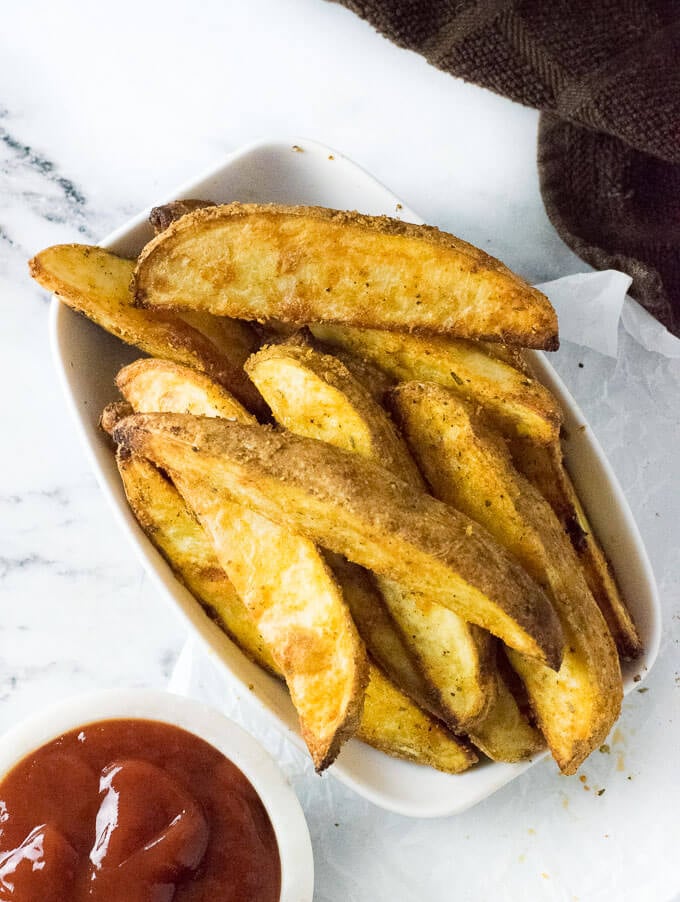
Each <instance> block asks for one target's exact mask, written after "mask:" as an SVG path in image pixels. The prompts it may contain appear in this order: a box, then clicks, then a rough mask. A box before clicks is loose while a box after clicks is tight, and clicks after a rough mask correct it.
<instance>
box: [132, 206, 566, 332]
mask: <svg viewBox="0 0 680 902" xmlns="http://www.w3.org/2000/svg"><path fill="white" fill-rule="evenodd" d="M135 298H136V301H137V303H138V304H139V306H142V307H153V308H156V309H165V310H169V309H170V310H172V309H182V308H186V307H190V308H192V309H197V310H205V311H208V312H210V313H216V314H219V315H222V316H234V317H238V318H241V319H247V320H257V321H263V320H266V319H269V318H274V319H278V320H282V321H283V322H292V323H300V324H304V323H309V322H341V323H353V324H355V325H358V326H373V327H376V328H380V329H396V330H401V331H404V330H405V331H411V330H425V331H428V332H434V333H445V334H448V335H458V336H463V337H466V338H481V339H486V340H489V341H498V342H505V343H507V344H519V345H523V346H525V347H535V348H544V349H548V350H552V349H555V348H556V347H557V346H558V339H557V316H556V314H555V311H554V310H553V308H552V306H551V305H550V302H549V301H548V299H547V298H546V297H545V295H543V294H541V293H540V292H539V291H537V290H536V289H535V288H531V286H529V285H528V284H527V283H526V282H524V281H523V280H522V279H520V278H519V276H516V275H515V274H514V273H512V272H510V270H509V269H507V268H506V267H505V266H503V264H502V263H499V261H498V260H495V259H494V258H493V257H489V256H488V254H485V253H484V252H483V251H480V250H479V249H478V248H475V247H473V246H472V245H470V244H467V243H466V242H464V241H461V240H460V239H459V238H455V237H454V236H453V235H449V234H447V233H446V232H440V231H439V230H438V229H435V228H431V227H428V226H417V225H413V224H411V223H405V222H401V221H400V220H396V219H389V218H388V217H385V216H380V217H376V216H362V215H360V214H358V213H347V212H342V211H338V210H328V209H326V208H323V207H285V206H278V205H275V204H239V203H233V204H228V205H224V206H217V207H207V208H204V209H200V210H196V211H195V212H194V213H189V214H188V215H186V216H183V217H182V218H181V219H179V220H177V221H176V222H174V223H172V225H170V226H169V228H167V229H166V230H165V231H164V232H162V233H161V234H160V235H158V236H156V238H154V239H153V241H151V242H150V243H149V244H148V245H147V246H146V248H145V249H144V250H143V252H142V254H141V256H140V258H139V263H138V266H137V270H136V273H135Z"/></svg>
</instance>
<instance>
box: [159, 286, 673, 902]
mask: <svg viewBox="0 0 680 902" xmlns="http://www.w3.org/2000/svg"><path fill="white" fill-rule="evenodd" d="M629 284H630V280H629V278H628V277H627V276H625V275H623V274H622V273H618V272H614V271H609V272H598V273H583V274H578V275H575V276H568V277H566V278H563V279H558V280H556V281H554V282H549V283H546V284H544V285H541V286H539V287H540V288H541V289H542V290H543V291H544V292H545V293H546V294H547V295H548V297H550V299H551V301H552V302H553V304H554V305H555V307H556V309H557V311H558V315H559V319H560V334H561V338H562V347H561V349H560V351H559V352H558V353H557V354H555V355H552V356H551V362H553V363H554V365H555V366H556V368H557V369H558V371H559V372H560V374H561V375H562V377H563V378H564V379H565V381H566V382H567V385H568V386H569V387H570V389H571V391H572V393H573V394H574V396H575V397H576V399H577V401H578V402H579V404H580V405H581V406H582V407H583V409H584V412H585V414H586V416H587V417H588V420H589V422H590V423H591V425H592V427H593V429H594V431H595V433H596V434H597V435H598V437H599V438H600V440H601V442H602V443H603V445H604V448H605V450H606V452H607V454H608V456H609V458H610V461H611V463H612V465H613V466H614V469H615V471H616V472H617V476H618V477H619V479H620V480H621V482H622V485H623V488H624V491H625V492H626V495H627V497H628V500H629V502H630V504H631V507H632V509H633V513H634V515H635V517H636V519H637V521H638V524H639V526H640V528H641V531H642V534H643V538H644V540H645V542H646V544H647V547H648V551H649V553H650V557H651V559H652V565H653V566H654V569H655V573H656V575H657V579H658V582H659V588H660V591H661V596H662V603H663V604H664V611H665V623H666V631H665V638H664V641H663V645H662V649H661V654H660V656H659V659H658V661H657V664H656V666H655V669H654V672H653V673H652V674H651V675H650V676H649V678H648V679H647V680H646V681H645V683H644V686H642V687H641V689H640V690H639V691H638V692H633V693H632V695H630V696H629V697H628V698H627V699H626V701H625V702H624V706H623V713H622V716H621V719H620V721H619V723H618V724H617V726H616V728H615V729H614V731H613V732H612V735H611V736H610V737H609V738H608V741H607V746H606V747H605V748H603V750H602V751H601V752H596V753H594V754H593V755H592V756H591V758H590V759H589V760H588V761H587V762H586V764H585V765H584V766H583V768H582V770H581V772H580V776H577V777H563V776H561V775H560V774H559V773H558V771H557V768H556V767H555V766H554V764H553V763H552V762H549V761H545V762H541V763H539V764H538V765H536V766H535V767H534V768H532V769H531V770H530V771H528V772H527V773H526V774H524V775H523V776H521V777H520V778H518V779H517V780H515V781H514V782H513V783H511V784H509V785H508V786H506V787H504V788H503V789H502V790H500V791H499V792H498V793H496V794H495V795H494V796H492V797H491V798H489V799H487V800H486V801H484V802H482V803H481V804H480V805H478V806H477V807H476V808H474V809H472V810H470V811H468V812H465V813H463V814H461V815H458V816H455V817H450V818H442V819H438V820H432V821H430V820H417V819H409V818H404V817H400V816H398V815H394V814H390V813H388V812H385V811H381V810H380V809H378V808H377V807H375V806H373V805H372V804H370V803H369V802H366V801H365V800H363V799H362V798H360V797H359V796H357V795H356V794H355V793H353V792H352V791H351V790H349V789H346V788H345V787H344V786H342V785H341V784H340V783H338V782H337V781H336V780H334V779H333V777H332V774H326V775H324V776H322V777H319V776H317V775H316V774H315V773H314V771H313V768H312V767H311V765H310V763H309V761H308V759H307V757H306V756H305V755H304V754H303V753H302V752H300V751H299V750H298V749H297V748H295V747H294V746H293V745H292V744H291V743H290V741H289V740H288V739H287V738H286V737H285V736H283V735H281V734H280V733H279V732H278V730H277V729H275V728H274V727H272V726H271V724H270V723H269V721H268V720H267V719H266V718H265V717H264V716H263V715H262V714H261V712H259V711H258V710H257V709H256V707H255V706H254V704H253V702H252V700H251V699H249V698H248V693H247V692H246V691H244V690H242V689H241V688H240V687H238V686H236V685H234V683H233V682H232V681H231V680H230V679H229V678H227V677H225V676H224V674H223V673H222V672H221V671H218V670H217V668H216V667H215V666H214V665H213V663H212V662H211V661H210V660H209V659H208V657H207V656H206V655H205V654H204V653H203V652H202V651H200V650H199V649H198V647H197V646H196V645H195V644H194V642H193V640H192V639H189V640H188V641H187V644H186V646H185V647H184V649H183V651H182V654H181V655H180V657H179V659H178V661H177V665H176V667H175V671H174V673H173V676H172V679H171V683H170V687H169V688H170V689H171V690H172V691H175V692H179V693H181V694H187V695H190V696H194V697H196V698H199V699H201V700H203V701H205V702H207V703H209V704H211V705H213V706H214V707H216V708H218V709H220V710H222V711H223V712H224V713H225V714H227V715H228V716H229V717H232V718H233V719H234V720H236V721H237V722H238V723H240V724H241V725H242V726H243V727H245V728H246V729H247V730H248V731H249V732H250V733H251V734H252V735H253V736H255V737H256V738H257V739H258V740H259V741H260V742H261V743H262V744H263V745H264V746H265V747H266V748H267V749H268V751H269V752H270V753H271V754H272V755H273V757H274V758H275V759H276V760H277V761H278V762H279V763H280V765H281V767H282V768H283V770H284V772H285V773H286V775H287V777H288V778H289V780H290V781H291V783H292V785H293V786H294V788H295V791H296V792H297V795H298V797H299V799H300V802H301V803H302V805H303V808H304V810H305V814H306V816H307V820H308V823H309V828H310V832H311V836H312V842H313V845H314V854H315V866H316V891H315V899H316V900H318V902H339V900H342V902H367V900H371V902H380V900H390V902H392V900H394V902H423V900H427V902H444V900H446V902H453V900H455V902H468V900H469V902H478V900H479V902H482V900H490V899H493V900H494V902H504V900H507V902H516V900H517V902H520V900H521V902H523V900H529V902H531V900H555V902H557V900H559V902H585V900H588V902H647V900H649V902H668V900H674V899H676V898H680V896H679V895H678V894H679V891H680V856H678V848H679V843H680V764H679V762H680V718H678V714H679V713H680V708H679V702H680V654H679V652H680V604H679V599H680V586H679V585H678V581H679V577H678V569H679V568H678V559H679V555H680V552H678V551H677V545H676V544H675V543H674V542H672V541H671V542H669V541H668V532H669V530H671V531H674V532H675V534H678V532H679V530H678V520H679V519H680V516H679V515H680V486H679V483H680V466H679V465H678V455H679V453H680V417H679V416H678V399H679V398H680V341H678V339H676V338H674V337H673V336H672V335H670V333H668V332H667V331H666V330H665V329H664V328H663V327H662V326H660V325H659V324H658V323H657V322H656V321H655V320H653V319H652V318H651V317H650V316H649V314H647V313H646V312H645V311H644V310H643V309H642V308H641V307H640V306H639V305H638V304H637V303H636V302H635V301H633V300H631V299H630V298H627V297H626V291H627V289H628V287H629Z"/></svg>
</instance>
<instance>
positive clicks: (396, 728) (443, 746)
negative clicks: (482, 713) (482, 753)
mask: <svg viewBox="0 0 680 902" xmlns="http://www.w3.org/2000/svg"><path fill="white" fill-rule="evenodd" d="M357 739H361V740H362V741H363V742H367V743H368V744H369V745H372V746H373V747H374V748H376V749H380V750H381V751H383V752H386V753H387V754H388V755H392V756H393V757H396V758H405V759H406V760H407V761H414V762H415V763H416V764H426V765H429V766H430V767H434V768H436V769H437V770H440V771H443V772H444V773H449V774H459V773H462V772H463V771H465V770H467V769H468V768H469V767H471V766H472V765H473V764H474V763H475V762H476V761H477V756H476V755H475V753H474V752H473V750H472V749H470V748H468V747H467V746H466V745H464V744H463V743H462V742H461V741H460V740H459V739H456V737H455V736H453V735H452V734H451V733H449V731H448V730H446V729H444V727H443V726H442V725H441V724H440V723H438V722H437V721H436V720H433V719H432V718H431V717H430V716H429V715H427V714H426V713H425V712H424V711H421V710H420V708H419V707H418V706H417V705H415V704H414V703H413V702H412V701H411V700H410V699H409V698H407V697H406V696H405V695H404V694H403V693H401V692H399V691H398V690H397V689H396V688H395V686H394V685H393V684H392V683H391V682H390V681H389V680H388V679H387V678H386V677H385V676H384V675H383V674H382V673H381V672H380V670H379V668H378V667H376V666H375V665H371V669H370V680H369V683H368V686H367V688H366V698H365V701H364V714H363V717H362V720H361V725H360V727H359V729H358V730H357Z"/></svg>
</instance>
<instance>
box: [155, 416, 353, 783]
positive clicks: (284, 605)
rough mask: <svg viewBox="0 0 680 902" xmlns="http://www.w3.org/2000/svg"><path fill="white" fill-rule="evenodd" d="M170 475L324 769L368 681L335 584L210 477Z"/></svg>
mask: <svg viewBox="0 0 680 902" xmlns="http://www.w3.org/2000/svg"><path fill="white" fill-rule="evenodd" d="M147 416H151V415H150V414H147ZM161 416H162V415H161ZM164 416H171V414H165V415H164ZM220 422H221V421H220ZM172 478H173V481H174V483H175V485H176V487H177V488H178V489H179V491H180V493H181V495H182V497H183V498H184V500H185V501H186V502H187V504H188V505H189V506H190V507H191V509H192V510H193V511H194V513H195V514H196V516H197V517H198V519H199V521H200V523H201V524H202V526H203V527H204V529H205V530H206V532H208V534H209V536H210V538H211V540H212V543H213V545H214V547H215V551H216V554H217V558H218V560H219V561H220V563H221V564H222V566H223V567H224V569H225V570H226V572H227V574H228V576H229V578H230V580H231V582H232V583H233V585H234V587H235V588H236V591H237V592H238V594H239V596H240V597H241V598H242V599H243V601H244V603H245V605H246V607H247V608H248V611H249V612H250V614H251V616H252V618H253V620H254V622H255V625H256V626H257V628H258V630H259V632H260V633H261V634H262V636H263V638H264V640H265V642H266V644H267V646H268V647H269V649H270V650H271V652H272V655H273V657H274V660H275V661H276V663H277V665H278V667H279V668H280V669H281V671H282V672H283V674H284V676H285V678H286V683H287V685H288V689H289V691H290V694H291V698H292V699H293V703H294V705H295V708H296V710H297V711H298V714H299V715H300V728H301V732H302V736H303V738H304V740H305V742H306V744H307V747H308V749H309V751H310V754H311V756H312V760H313V761H314V766H315V767H316V770H317V771H319V772H320V771H322V770H324V769H325V768H326V767H328V766H329V765H330V764H332V763H333V761H334V760H335V758H336V757H337V755H338V753H339V751H340V748H341V747H342V745H343V744H344V742H345V741H346V740H347V739H349V738H350V736H352V735H353V734H354V733H355V732H356V729H357V727H358V725H359V722H360V720H361V712H362V708H363V701H364V692H365V688H366V684H367V682H368V662H367V659H366V652H365V649H364V646H363V643H362V642H361V640H360V638H359V636H358V634H357V632H356V627H355V626H354V623H353V621H352V618H351V617H350V614H349V611H348V609H347V606H346V605H345V602H344V599H343V596H342V592H341V590H340V588H339V586H338V585H337V583H336V581H335V580H334V578H333V576H332V573H331V571H330V570H329V568H328V567H327V565H326V564H325V562H324V561H323V559H322V558H321V556H320V554H319V552H318V551H317V549H316V547H315V545H314V544H313V543H312V542H310V541H309V540H305V539H303V538H302V537H300V536H296V535H293V534H291V533H289V532H288V531H287V530H286V529H282V528H281V527H280V526H278V525H277V524H275V523H272V522H270V521H269V520H266V519H265V518H264V517H261V516H260V515H259V514H257V513H255V512H253V511H250V510H246V509H245V508H244V507H243V506H242V505H241V504H240V503H238V502H231V501H229V500H228V499H226V498H224V497H223V496H219V495H215V493H214V492H213V491H212V486H211V484H210V481H208V480H205V479H201V480H198V481H196V480H194V479H193V478H192V477H191V475H188V474H185V473H184V472H177V471H173V473H172ZM301 587H304V589H303V590H301Z"/></svg>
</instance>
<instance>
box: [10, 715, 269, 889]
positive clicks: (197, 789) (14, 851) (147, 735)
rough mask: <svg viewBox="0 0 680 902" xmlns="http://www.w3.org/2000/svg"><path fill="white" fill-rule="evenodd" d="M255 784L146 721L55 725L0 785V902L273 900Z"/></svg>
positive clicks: (184, 737) (195, 741)
mask: <svg viewBox="0 0 680 902" xmlns="http://www.w3.org/2000/svg"><path fill="white" fill-rule="evenodd" d="M280 891H281V862H280V859H279V851H278V846H277V843H276V837H275V835H274V829H273V827H272V824H271V821H270V820H269V816H268V815H267V812H266V810H265V808H264V805H263V804H262V801H261V800H260V797H259V796H258V794H257V793H256V792H255V789H254V788H253V786H252V785H251V784H250V782H249V781H248V780H247V779H246V777H245V776H244V775H243V774H242V773H241V771H240V770H239V769H238V768H237V767H236V765H234V764H233V763H232V762H231V761H229V760H228V758H226V757H225V756H224V755H223V754H222V753H221V752H219V751H218V750H217V749H215V748H214V747H213V746H211V745H209V744H208V743H207V742H204V740H202V739H199V738H198V737H197V736H194V735H193V734H192V733H188V732H186V731H185V730H182V729H179V728H178V727H173V726H170V725H169V724H164V723H158V722H155V721H150V720H107V721H102V722H100V723H95V724H90V725H89V726H85V727H81V728H79V729H76V730H72V731H71V732H69V733H65V734H64V735H63V736H60V737H59V738H58V739H55V740H54V741H52V742H50V743H48V744H47V745H44V746H42V748H39V749H38V750H37V751H36V752H33V753H32V754H30V755H28V756H27V757H26V758H24V759H23V760H22V761H21V762H20V763H19V764H17V765H16V767H14V768H13V770H11V771H10V772H9V774H7V776H6V777H5V778H4V780H2V781H0V899H1V900H5V899H11V900H13V902H85V900H87V902H199V900H200V902H278V899H279V897H280Z"/></svg>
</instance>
